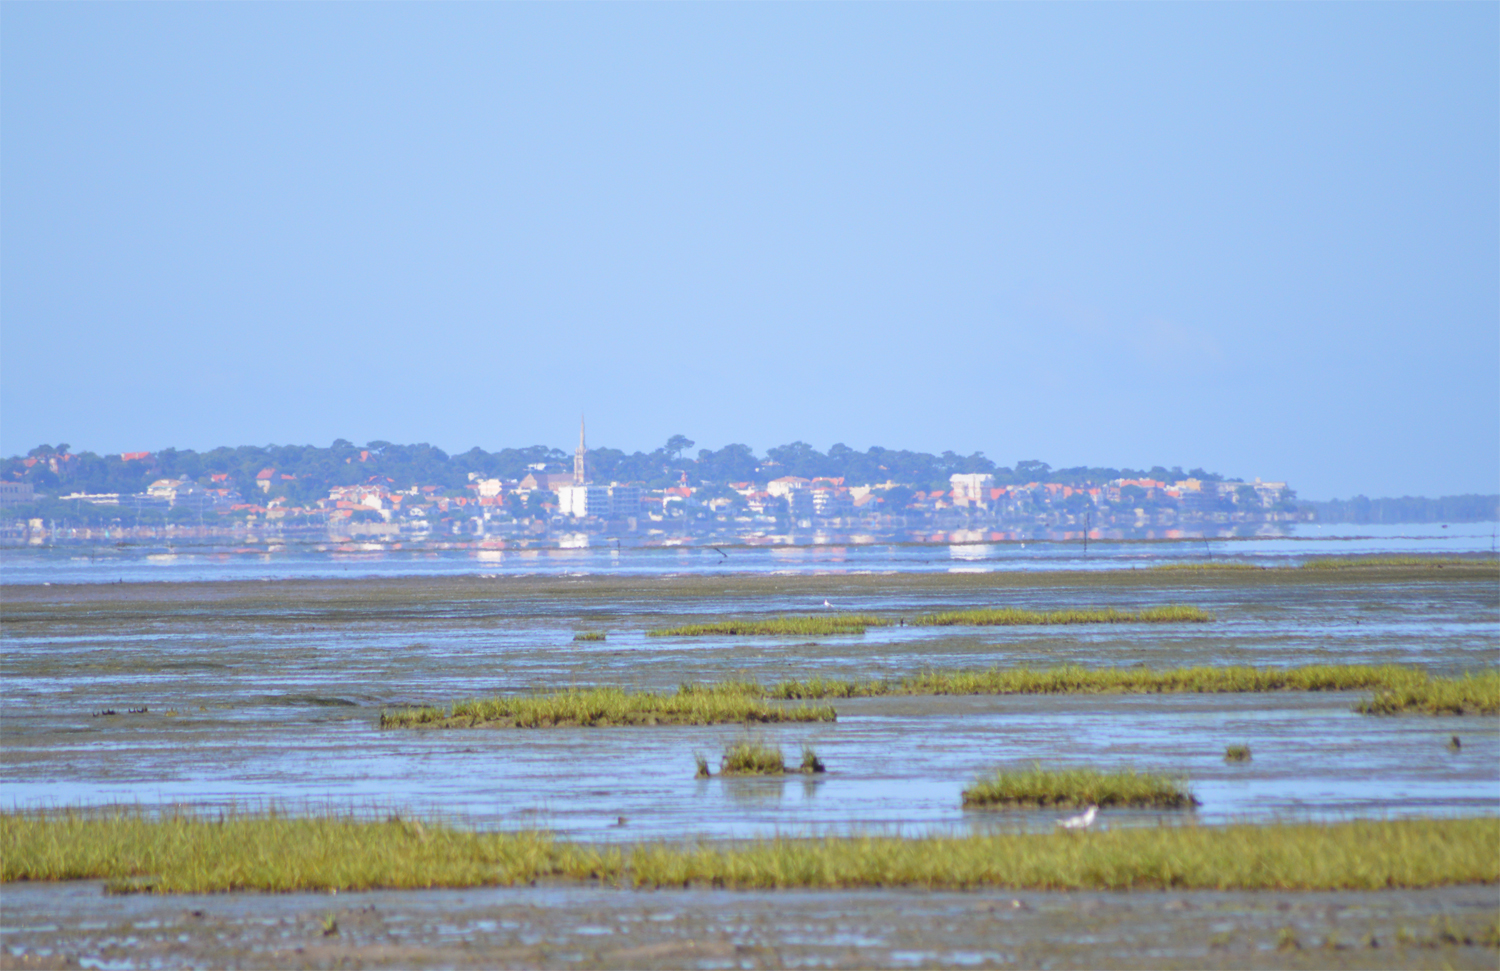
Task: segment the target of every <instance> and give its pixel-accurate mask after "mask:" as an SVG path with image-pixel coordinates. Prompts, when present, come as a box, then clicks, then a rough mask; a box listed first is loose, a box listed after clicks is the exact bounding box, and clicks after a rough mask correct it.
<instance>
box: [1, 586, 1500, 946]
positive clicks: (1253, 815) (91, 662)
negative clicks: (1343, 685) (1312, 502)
mask: <svg viewBox="0 0 1500 971" xmlns="http://www.w3.org/2000/svg"><path fill="white" fill-rule="evenodd" d="M1276 572H1277V573H1279V574H1280V575H1272V571H1264V573H1262V572H1255V571H1252V572H1250V573H1249V574H1248V575H1247V574H1246V573H1245V572H1244V571H1236V572H1233V573H1229V572H1226V573H1225V574H1222V575H1214V574H1211V573H1203V574H1197V573H1192V574H1176V575H1174V574H1171V573H1156V572H1152V571H1114V572H1111V573H1106V574H1088V575H1085V574H1069V573H1062V572H1058V573H1036V574H1029V575H1025V576H1016V575H1006V574H994V573H991V574H983V575H978V574H974V575H971V574H956V575H955V574H946V575H931V574H893V575H841V576H812V577H809V576H797V577H780V576H735V575H725V576H714V577H671V576H658V577H651V578H618V577H585V578H544V577H529V578H528V577H519V578H518V577H497V578H483V577H452V578H408V579H405V580H397V579H373V580H368V581H359V580H350V581H339V580H316V581H313V580H303V581H294V582H293V581H288V582H233V583H189V584H163V583H155V584H129V583H127V584H117V585H113V586H107V585H89V586H76V587H68V586H61V585H58V586H49V587H40V586H24V587H16V586H7V587H6V588H5V589H4V603H3V606H0V676H3V683H0V739H3V743H4V744H3V748H0V793H3V796H0V798H3V800H4V804H5V808H7V809H9V808H17V807H21V808H39V807H48V806H69V805H100V804H107V803H128V804H132V805H142V806H147V807H150V806H157V805H168V804H188V805H195V806H201V807H210V808H211V807H217V806H225V805H234V806H238V807H243V808H255V807H257V806H266V805H269V804H275V805H279V806H281V807H283V808H289V809H292V810H298V809H303V808H306V809H314V808H318V807H325V806H326V807H333V808H338V809H342V810H347V809H349V808H351V807H353V808H354V809H356V810H358V811H369V812H371V813H381V812H388V811H391V810H393V809H396V810H399V811H402V812H406V813H414V814H420V815H428V816H440V817H443V818H447V819H453V820H457V821H460V822H462V823H465V824H468V825H475V826H482V827H485V828H517V829H519V828H526V829H531V828H546V829H550V830H552V831H554V832H556V833H557V834H558V835H559V836H560V837H563V838H570V839H583V840H590V841H620V840H623V841H632V842H633V841H637V840H642V839H656V838H667V839H678V838H682V837H683V836H684V835H688V836H692V837H698V838H706V839H720V838H730V839H737V838H747V837H757V836H769V835H774V834H777V833H786V834H796V835H802V834H807V833H820V832H849V831H880V832H896V833H917V832H934V831H947V832H952V831H958V832H963V831H969V830H972V829H976V828H978V829H988V828H1001V829H1045V828H1050V827H1051V826H1052V823H1053V822H1054V819H1055V814H1047V813H1028V812H1014V811H1006V812H995V811H978V812H974V811H970V812H965V811H964V810H963V809H962V808H961V806H960V798H959V794H960V793H961V791H962V789H963V788H964V787H965V786H966V785H968V784H969V783H970V782H972V781H973V779H974V778H975V777H976V776H977V775H978V774H979V773H981V772H985V771H988V770H990V769H993V768H994V767H995V766H997V765H1004V764H1029V763H1030V762H1032V761H1041V762H1042V763H1043V764H1046V765H1058V764H1067V763H1076V764H1087V765H1092V766H1097V767H1100V768H1106V769H1107V768H1116V767H1129V768H1138V769H1153V770H1159V771H1166V772H1168V773H1171V774H1173V775H1177V776H1180V777H1184V778H1186V779H1187V780H1188V782H1189V784H1190V786H1191V788H1192V790H1193V792H1194V794H1195V795H1196V796H1197V798H1198V799H1199V800H1201V801H1202V803H1203V805H1202V806H1201V807H1199V809H1198V810H1197V811H1196V812H1193V813H1191V814H1187V813H1182V812H1175V813H1162V812H1137V813H1130V812H1111V813H1105V814H1102V815H1101V823H1100V825H1103V826H1105V827H1111V826H1136V825H1160V824H1163V823H1166V824H1175V823H1180V822H1183V821H1185V820H1188V819H1191V820H1194V821H1197V822H1200V823H1207V824H1213V823H1216V822H1223V821H1228V820H1245V819H1248V820H1254V821H1262V822H1267V821H1273V820H1277V819H1288V818H1290V819H1299V820H1300V819H1309V818H1312V819H1339V818H1348V817H1351V816H1399V815H1432V814H1459V815H1495V814H1500V720H1497V719H1495V718H1488V717H1468V718H1460V717H1438V718H1432V717H1422V716H1406V717H1398V718H1378V717H1371V716H1364V715H1358V714H1355V713H1353V712H1352V711H1351V710H1350V709H1351V707H1352V705H1353V704H1354V702H1355V701H1357V700H1358V699H1359V698H1360V697H1362V694H1361V693H1358V692H1352V693H1338V692H1328V693H1316V694H1302V693H1273V694H1263V695H1212V696H1210V695H1168V696H1112V695H1104V696H1100V695H1092V696H1011V697H936V698H931V697H929V698H907V697H888V698H868V699H855V700H847V701H838V702H835V707H836V708H837V710H838V713H839V718H838V721H837V722H834V723H831V724H819V725H775V726H761V727H760V728H758V729H757V730H756V731H757V734H758V736H759V737H760V738H761V739H762V740H764V741H767V742H769V743H770V744H776V745H780V746H781V747H782V748H783V751H784V752H785V753H786V754H787V757H788V758H789V759H792V760H793V761H795V759H796V758H797V755H798V751H799V747H800V745H802V744H804V743H807V744H812V745H814V746H815V747H816V749H817V752H818V755H819V757H820V758H822V760H823V761H824V762H825V763H826V765H827V768H828V772H827V773H826V774H824V775H819V776H816V777H806V778H803V777H777V778H766V779H722V778H717V777H716V778H713V779H707V780H703V779H695V778H694V759H693V756H694V754H695V753H700V752H701V753H705V754H707V755H709V756H710V758H711V759H713V758H716V757H717V754H718V753H719V752H721V751H722V749H723V748H724V747H725V746H727V745H729V744H731V743H733V742H734V741H736V740H738V739H740V738H742V737H744V735H745V729H743V728H739V727H736V726H709V727H688V726H676V727H673V726H665V727H651V728H615V729H560V730H449V731H435V730H429V731H409V730H391V731H381V730H380V729H379V728H378V727H377V725H376V722H377V719H378V716H379V713H380V711H381V710H382V709H386V708H395V707H400V706H402V705H406V704H447V703H450V702H452V701H454V700H458V699H461V698H467V697H482V696H489V695H495V694H504V693H514V692H527V691H540V690H548V689H554V688H558V687H565V686H568V685H575V684H576V685H619V686H623V687H629V688H641V689H651V690H663V689H670V688H672V687H675V686H676V685H677V684H678V683H680V682H683V681H716V680H722V679H726V678H750V679H754V680H758V681H763V682H770V681H775V680H780V679H783V678H805V677H811V676H818V675H824V676H829V677H839V678H870V677H875V678H880V677H900V676H903V675H907V674H914V673H918V672H920V671H923V670H929V669H940V670H941V669H958V668H974V667H987V666H990V665H1002V666H1011V665H1022V664H1025V665H1033V666H1050V665H1054V664H1060V663H1078V664H1085V665H1091V666H1132V665H1144V666H1148V667H1153V668H1155V667H1176V666H1184V665H1198V664H1207V665H1214V664H1252V665H1289V666H1290V665H1302V664H1311V663H1347V664H1381V663H1399V664H1407V665H1412V666H1415V667H1419V668H1422V669H1424V670H1427V671H1430V672H1432V673H1434V674H1457V673H1461V672H1463V671H1469V670H1479V669H1485V668H1492V667H1494V666H1495V665H1496V664H1497V663H1500V584H1497V583H1496V574H1495V571H1494V570H1493V569H1472V570H1471V569H1455V570H1444V571H1442V572H1441V574H1438V573H1436V572H1435V571H1432V570H1398V569H1392V570H1380V571H1373V572H1370V573H1367V574H1364V575H1349V574H1339V573H1337V572H1335V571H1325V572H1324V573H1323V574H1322V575H1316V576H1315V575H1305V576H1299V575H1296V574H1295V571H1276ZM825 599H826V600H828V601H830V602H831V603H833V604H835V607H836V608H837V609H847V610H851V611H874V612H882V613H888V614H891V615H897V616H899V615H902V614H906V613H911V614H915V613H917V612H922V611H928V610H937V609H962V608H966V607H977V606H1016V607H1025V608H1028V609H1057V608H1064V607H1075V606H1088V607H1116V608H1119V609H1131V610H1134V609H1140V608H1144V607H1150V606H1156V605H1161V604H1172V603H1186V604H1192V605H1195V606H1200V607H1203V608H1205V609H1207V610H1210V611H1212V612H1213V613H1214V614H1215V615H1216V618H1217V619H1216V620H1215V621H1214V622H1213V623H1210V624H1185V625H1181V626H1180V627H1179V626H1171V625H1110V626H1101V627H1080V628H1066V629H1059V628H984V629H981V628H967V629H930V628H926V629H923V628H911V627H904V628H903V627H899V626H896V627H886V628H872V629H870V630H869V631H867V632H866V633H865V634H863V635H857V636H837V637H825V638H817V639H798V638H733V637H703V638H683V639H670V640H666V639H660V638H647V637H646V635H645V631H646V630H647V629H649V628H651V627H655V626H664V625H667V624H672V623H682V622H684V620H703V619H715V618H721V617H737V616H774V615H780V614H786V613H796V612H814V611H816V610H818V609H820V605H821V604H822V602H823V601H824V600H825ZM583 630H597V631H606V632H607V640H605V641H602V642H575V641H574V640H573V635H574V634H575V633H577V632H579V631H583ZM132 709H136V711H134V712H132ZM141 709H144V710H141ZM105 711H113V712H115V714H104V712H105ZM1453 736H1458V737H1459V738H1460V739H1461V741H1462V744H1461V747H1460V748H1458V749H1456V750H1455V749H1454V748H1452V747H1451V746H1450V744H1449V743H1450V740H1451V738H1452V737H1453ZM1237 744H1245V745H1249V746H1250V748H1251V750H1252V752H1253V757H1252V759H1251V760H1250V761H1249V762H1245V763H1227V762H1225V760H1224V752H1225V748H1226V747H1227V746H1229V745H1237ZM1012 901H1019V902H1020V904H1021V906H1019V907H1016V906H1012ZM1007 908H1008V909H1007ZM1496 910H1497V893H1496V889H1495V888H1493V887H1467V888H1447V889H1440V890H1431V891H1420V892H1406V891H1388V892H1383V893H1378V894H1264V893H1262V894H1183V895H1171V894H1027V895H1016V894H990V893H985V894H923V893H918V892H908V891H859V892H852V893H843V894H840V893H805V892H796V893H771V894H759V893H727V892H709V891H671V892H640V893H637V892H625V891H613V890H600V889H597V888H591V887H569V886H548V887H538V888H525V889H520V890H499V889H497V890H484V891H463V892H457V891H453V892H449V891H424V892H418V893H384V894H362V895H351V896H346V895H342V894H341V895H338V896H337V897H326V898H325V897H314V896H310V895H295V894H294V895H285V896H276V897H270V896H265V897H263V896H257V895H223V896H215V897H205V898H192V899H188V898H167V899H162V898H152V897H110V896H104V895H102V894H101V893H100V888H99V886H98V885H97V884H64V885H48V886H28V885H15V884H12V885H7V886H5V887H4V888H3V890H0V911H3V918H0V923H3V925H4V926H3V929H0V937H3V940H4V946H3V948H0V964H3V965H4V966H6V967H12V966H14V967H21V966H37V967H44V966H72V965H68V964H67V962H69V961H72V962H81V963H82V965H83V966H92V967H145V966H162V967H175V966H203V965H210V966H225V967H231V966H245V967H252V966H253V967H261V966H265V967H283V966H284V967H333V966H370V967H387V966H389V967H403V966H494V965H497V964H500V965H510V966H538V967H553V966H570V967H593V966H604V967H632V966H643V967H644V966H674V967H675V966H682V967H786V966H829V967H845V966H848V967H862V966H897V967H899V966H935V965H965V966H979V967H983V966H1033V965H1041V964H1046V965H1050V966H1056V967H1074V966H1121V967H1136V966H1147V967H1157V966H1174V965H1176V966H1193V967H1203V966H1213V967H1258V966H1278V967H1281V966H1314V967H1342V966H1348V967H1414V966H1429V965H1430V966H1442V965H1444V964H1447V965H1451V966H1455V967H1460V966H1483V967H1495V966H1496V963H1497V960H1496V952H1495V950H1493V949H1487V948H1485V947H1481V946H1478V945H1464V944H1463V943H1462V938H1463V937H1464V936H1465V935H1466V934H1467V936H1469V937H1470V938H1472V939H1474V940H1478V939H1479V937H1478V935H1480V934H1481V931H1482V928H1481V926H1480V925H1481V924H1483V922H1484V921H1485V920H1489V921H1490V922H1491V923H1493V919H1494V916H1495V913H1496ZM195 911H196V912H198V913H197V914H196V915H195V914H194V912H195ZM662 914H666V915H669V916H666V917H661V916H653V915H662ZM1434 918H1439V919H1440V920H1448V919H1450V918H1451V919H1452V920H1453V921H1456V922H1458V923H1459V924H1462V923H1463V922H1464V921H1468V923H1467V924H1463V926H1464V927H1467V928H1468V930H1466V931H1464V932H1463V933H1460V934H1458V935H1457V936H1456V938H1455V936H1454V935H1453V934H1447V936H1446V937H1444V936H1443V934H1440V933H1437V932H1436V931H1432V930H1431V928H1430V927H1429V924H1430V923H1431V921H1432V920H1433V919H1434ZM329 919H332V920H333V921H334V922H335V923H336V924H337V927H338V933H336V934H331V933H330V934H326V935H325V934H324V930H325V929H327V928H326V927H325V926H324V925H325V922H326V921H327V920H329ZM1444 926H1446V925H1444ZM1455 926H1457V924H1455ZM49 928H50V929H49ZM1287 928H1290V930H1289V931H1286V929H1287ZM1402 928H1405V934H1406V937H1404V938H1403V940H1405V941H1406V943H1405V944H1402V945H1400V946H1397V944H1396V938H1397V935H1398V933H1400V932H1401V929H1402ZM1283 931H1286V933H1283ZM1444 933H1446V932H1444ZM1434 934H1436V936H1433V935H1434ZM1366 935H1374V940H1375V941H1376V943H1377V945H1378V946H1369V945H1368V944H1363V945H1361V944H1360V943H1359V942H1360V941H1361V940H1363V939H1364V938H1365V936H1366ZM1424 935H1426V937H1424ZM1450 938H1453V939H1450ZM1330 939H1331V940H1332V943H1329V940H1330ZM1455 940H1456V941H1457V943H1455ZM1423 941H1426V943H1423ZM1293 942H1295V943H1293ZM299 948H300V950H299ZM49 962H50V963H49Z"/></svg>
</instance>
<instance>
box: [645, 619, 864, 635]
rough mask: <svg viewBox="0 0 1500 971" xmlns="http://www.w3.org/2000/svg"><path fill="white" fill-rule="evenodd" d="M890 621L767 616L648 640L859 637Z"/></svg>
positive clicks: (675, 630) (664, 630)
mask: <svg viewBox="0 0 1500 971" xmlns="http://www.w3.org/2000/svg"><path fill="white" fill-rule="evenodd" d="M889 623H890V621H888V620H885V619H884V618H881V617H876V616H875V615H873V614H817V615H808V616H806V617H771V618H768V619H766V620H720V621H711V622H709V623H704V624H683V625H682V626H680V627H658V628H656V629H654V630H648V631H646V636H648V637H706V636H710V635H719V636H725V637H741V636H744V637H751V636H774V635H782V634H792V635H796V636H798V637H818V636H822V635H827V634H863V633H864V632H865V629H866V628H869V627H884V626H886V625H887V624H889Z"/></svg>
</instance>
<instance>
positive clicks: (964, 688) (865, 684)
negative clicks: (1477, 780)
mask: <svg viewBox="0 0 1500 971" xmlns="http://www.w3.org/2000/svg"><path fill="white" fill-rule="evenodd" d="M1425 680H1427V675H1425V674H1423V673H1422V672H1420V671H1414V670H1412V669H1410V668H1403V667H1398V666H1396V665H1383V666H1380V667H1370V666H1365V665H1343V664H1339V665H1335V664H1319V665H1310V666H1307V667H1300V668H1251V667H1194V668H1171V669H1168V670H1166V671H1151V670H1147V669H1145V668H1086V667H1083V666H1082V665H1078V664H1068V665H1062V666H1059V667H1055V668H1046V669H1035V668H1024V667H1023V668H1000V667H993V668H988V669H981V670H971V671H926V672H923V673H922V674H918V675H913V676H910V677H906V678H902V679H901V680H899V681H894V682H890V681H834V680H829V679H825V678H815V679H811V680H808V681H783V682H781V683H780V684H776V685H773V686H771V688H769V689H768V690H767V694H768V695H769V696H770V697H772V698H783V699H820V698H867V697H875V696H879V695H988V694H996V695H1002V694H1004V695H1008V694H1178V693H1206V694H1220V693H1244V692H1262V691H1353V690H1359V689H1366V688H1383V687H1391V686H1395V685H1405V684H1409V683H1415V682H1422V681H1425Z"/></svg>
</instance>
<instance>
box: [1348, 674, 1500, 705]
mask: <svg viewBox="0 0 1500 971" xmlns="http://www.w3.org/2000/svg"><path fill="white" fill-rule="evenodd" d="M1354 710H1355V711H1358V712H1361V713H1363V714H1366V715H1402V714H1419V715H1474V714H1479V715H1493V714H1496V713H1497V712H1500V671H1485V672H1483V673H1481V674H1466V675H1464V676H1462V677H1458V678H1429V677H1425V676H1420V677H1413V678H1409V679H1407V680H1405V681H1402V682H1398V683H1396V684H1392V685H1388V686H1383V687H1381V688H1380V689H1379V690H1377V691H1376V692H1375V697H1373V698H1371V699H1370V700H1368V701H1362V702H1360V703H1359V704H1358V705H1355V706H1354Z"/></svg>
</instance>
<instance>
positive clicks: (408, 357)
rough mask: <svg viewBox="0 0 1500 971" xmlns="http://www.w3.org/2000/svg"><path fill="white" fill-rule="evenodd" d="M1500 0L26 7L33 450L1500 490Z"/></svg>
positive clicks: (15, 389)
mask: <svg viewBox="0 0 1500 971" xmlns="http://www.w3.org/2000/svg"><path fill="white" fill-rule="evenodd" d="M1497 36H1500V6H1497V5H1496V4H1493V3H1468V4H1204V5H1192V4H1150V5H1126V4H1108V5H1104V4H1064V5H1040V4H951V5H945V4H906V5H902V4H826V5H825V4H746V5H742V4H687V5H683V4H650V5H629V4H609V5H591V4H560V5H553V4H547V5H542V4H524V5H519V4H518V5H504V4H420V5H418V4H160V3H157V4H146V3H136V4H41V3H16V2H12V3H5V4H0V126H3V127H0V176H3V178H0V219H3V222H0V452H3V453H4V454H7V455H8V454H14V453H17V452H24V451H26V450H27V449H29V448H31V447H33V446H35V445H37V444H39V443H42V442H46V443H49V444H56V443H58V442H59V441H65V442H68V443H69V444H71V445H72V447H73V448H74V450H75V451H78V450H84V449H89V450H94V451H99V452H108V451H121V450H138V449H158V448H162V447H166V446H176V447H179V448H189V447H191V448H207V447H211V446H215V445H220V444H246V443H253V444H266V443H288V442H290V443H298V444H301V443H311V444H318V445H327V444H328V443H329V442H331V441H332V440H333V439H334V438H338V437H343V438H348V439H351V440H353V441H356V442H364V441H367V440H370V439H375V438H382V439H389V440H393V441H402V442H415V441H429V442H432V443H434V444H437V445H439V446H442V447H443V448H446V449H449V450H452V451H459V450H464V449H467V448H469V447H470V446H473V445H480V446H482V447H484V448H488V449H495V448H499V447H502V446H507V445H529V444H535V443H544V444H549V445H559V446H562V447H571V445H572V442H573V440H574V436H575V435H576V428H577V422H578V416H579V414H580V412H586V413H587V415H588V422H589V428H590V436H589V437H590V440H591V442H592V443H594V444H607V445H612V446H615V447H621V448H626V449H637V448H639V449H650V448H653V447H655V446H656V445H659V444H661V443H662V442H663V441H665V440H666V438H667V437H668V436H669V435H671V434H673V433H677V432H681V433H684V434H686V435H688V436H689V437H691V438H693V439H695V440H696V441H697V442H698V444H699V445H700V446H712V447H718V446H721V445H724V444H727V443H730V442H744V443H746V444H749V445H751V446H753V447H754V448H755V449H756V450H757V451H761V452H763V451H764V450H765V449H766V448H767V447H769V446H772V445H779V444H783V443H786V442H790V441H792V440H795V439H801V440H804V441H807V442H811V443H812V444H814V445H816V446H817V447H819V448H827V447H828V446H829V445H831V444H833V443H834V442H844V443H846V444H848V445H851V446H854V447H856V448H865V447H868V446H870V445H884V446H886V447H891V448H913V449H920V450H923V451H941V450H944V449H953V450H956V451H959V452H963V453H968V452H972V451H976V450H981V451H983V452H985V454H987V455H988V456H990V457H991V458H993V459H995V460H997V461H1000V462H1001V463H1003V464H1007V465H1009V464H1012V463H1014V462H1015V461H1016V460H1018V459H1031V458H1035V459H1040V460H1042V461H1046V462H1050V463H1051V464H1052V465H1054V466H1067V465H1078V464H1090V465H1129V466H1149V465H1152V464H1156V463H1161V464H1165V465H1173V464H1180V465H1183V466H1185V467H1191V466H1199V465H1201V466H1204V467H1207V468H1210V469H1214V470H1218V471H1220V472H1223V473H1225V474H1228V475H1237V476H1238V475H1242V476H1247V477H1248V476H1257V475H1258V476H1262V477H1265V478H1272V479H1283V478H1284V479H1288V480H1290V481H1291V482H1292V484H1293V485H1294V486H1295V487H1297V488H1298V489H1299V491H1300V493H1301V495H1302V496H1304V497H1306V498H1327V497H1330V496H1335V495H1337V496H1347V495H1349V494H1351V493H1354V492H1365V493H1367V494H1370V495H1399V494H1403V493H1414V494H1427V495H1437V494H1447V493H1456V492H1475V491H1478V492H1494V491H1497V490H1500V174H1497V173H1500V54H1497V51H1500V45H1497V43H1496V38H1497Z"/></svg>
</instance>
